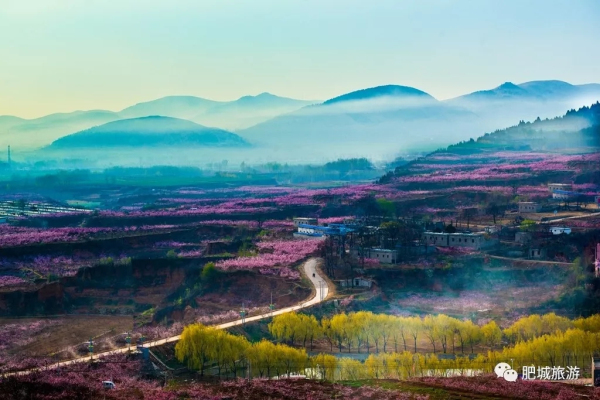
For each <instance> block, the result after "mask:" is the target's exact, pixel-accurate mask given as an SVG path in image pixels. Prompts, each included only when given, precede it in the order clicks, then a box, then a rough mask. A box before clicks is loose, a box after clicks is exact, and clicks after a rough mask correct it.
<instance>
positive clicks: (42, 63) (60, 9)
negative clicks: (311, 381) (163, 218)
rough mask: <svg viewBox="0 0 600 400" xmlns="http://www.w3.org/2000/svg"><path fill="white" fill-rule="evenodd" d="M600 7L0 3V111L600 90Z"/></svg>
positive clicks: (354, 0) (26, 113) (217, 0)
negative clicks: (353, 95)
mask: <svg viewBox="0 0 600 400" xmlns="http://www.w3.org/2000/svg"><path fill="white" fill-rule="evenodd" d="M598 38H600V1H598V0H577V1H573V0H564V1H563V0H539V1H538V0H489V1H487V0H477V1H467V0H464V1H451V0H439V1H423V0H419V1H417V0H415V1H400V0H376V1H364V0H239V1H233V0H169V1H163V0H118V1H117V0H114V1H113V0H85V1H82V0H0V115H2V114H12V115H18V116H22V117H36V116H41V115H44V114H48V113H51V112H58V111H73V110H78V109H96V108H102V109H110V110H119V109H121V108H124V107H126V106H128V105H131V104H134V103H136V102H140V101H146V100H151V99H154V98H158V97H162V96H165V95H177V94H189V95H195V96H200V97H206V98H211V99H216V100H231V99H235V98H238V97H240V96H242V95H247V94H258V93H261V92H265V91H268V92H271V93H274V94H278V95H282V96H288V97H295V98H302V99H327V98H331V97H334V96H337V95H339V94H343V93H345V92H349V91H352V90H356V89H360V88H365V87H370V86H376V85H382V84H390V83H394V84H401V85H407V86H414V87H417V88H419V89H421V90H425V91H426V92H428V93H430V94H432V95H433V96H435V97H436V98H438V99H444V98H449V97H454V96H457V95H460V94H464V93H466V92H471V91H475V90H479V89H483V88H491V87H495V86H497V85H499V84H501V83H503V82H505V81H512V82H515V83H521V82H524V81H528V80H538V79H560V80H565V81H569V82H571V83H589V82H600V67H599V65H600V40H599V39H598Z"/></svg>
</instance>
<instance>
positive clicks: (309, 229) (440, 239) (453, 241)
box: [294, 218, 498, 264]
mask: <svg viewBox="0 0 600 400" xmlns="http://www.w3.org/2000/svg"><path fill="white" fill-rule="evenodd" d="M345 222H347V223H343V224H328V225H327V226H324V225H318V220H317V219H316V218H294V226H295V227H296V232H295V233H294V236H295V237H305V238H314V237H318V238H326V237H328V236H334V237H346V236H347V235H350V234H353V233H355V232H356V231H357V229H358V228H359V226H358V225H356V224H352V223H350V222H349V221H345ZM497 243H498V240H497V239H492V238H491V237H490V235H489V233H487V232H476V233H467V232H460V233H444V232H430V231H425V232H423V233H422V234H421V238H420V240H415V241H414V242H412V243H411V245H410V246H409V247H410V248H400V247H399V245H397V246H396V248H393V249H387V248H384V247H383V246H380V247H365V248H361V247H357V246H354V247H351V248H350V250H349V251H350V253H351V254H352V255H353V256H355V257H364V258H370V259H374V260H378V261H379V262H380V263H382V264H396V263H398V262H400V261H401V258H402V256H403V255H406V254H410V255H415V254H425V253H427V252H428V251H433V250H434V249H435V247H460V248H468V249H473V250H481V249H486V248H490V247H493V246H494V245H496V244H497Z"/></svg>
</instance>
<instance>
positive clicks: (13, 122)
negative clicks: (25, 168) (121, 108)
mask: <svg viewBox="0 0 600 400" xmlns="http://www.w3.org/2000/svg"><path fill="white" fill-rule="evenodd" d="M118 118H119V116H118V114H117V113H114V112H112V111H105V110H90V111H74V112H71V113H56V114H50V115H46V116H44V117H40V118H34V119H23V118H17V117H12V116H1V117H0V146H2V147H6V146H7V145H12V146H13V148H14V149H23V148H29V149H31V148H39V147H42V146H45V145H47V144H49V143H51V142H52V141H53V140H55V139H57V138H59V137H61V136H64V135H67V134H69V133H73V132H77V131H80V130H82V129H86V128H89V127H92V126H95V125H99V124H104V123H106V122H110V121H114V120H116V119H118Z"/></svg>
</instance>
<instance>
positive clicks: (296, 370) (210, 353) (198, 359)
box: [175, 324, 600, 381]
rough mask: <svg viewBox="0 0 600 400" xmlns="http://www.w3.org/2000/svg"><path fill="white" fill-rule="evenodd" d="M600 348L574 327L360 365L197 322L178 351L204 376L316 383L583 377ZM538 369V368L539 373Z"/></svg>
mask: <svg viewBox="0 0 600 400" xmlns="http://www.w3.org/2000/svg"><path fill="white" fill-rule="evenodd" d="M599 345H600V333H598V332H588V331H584V330H582V329H579V328H570V329H568V330H567V331H565V332H560V331H557V332H555V333H552V334H544V335H542V336H539V337H536V338H534V339H530V340H526V341H521V342H519V343H517V344H515V345H513V346H509V347H506V348H504V349H503V350H502V351H488V352H487V354H479V355H477V356H476V357H469V356H462V357H461V356H455V357H452V356H450V357H445V358H443V359H442V358H438V356H436V355H435V354H413V353H411V352H409V351H403V352H390V353H380V354H370V355H369V357H368V358H367V359H366V360H365V361H364V362H361V361H359V360H356V359H353V358H346V357H343V358H339V357H335V356H334V355H332V354H323V353H321V354H318V355H315V356H312V357H310V356H308V355H307V353H306V351H305V350H304V349H295V348H293V347H290V346H286V345H284V344H274V343H271V342H269V341H266V340H264V339H263V340H262V341H260V342H258V343H249V342H248V341H247V340H246V339H245V338H244V337H241V336H236V335H232V334H229V333H227V332H225V331H222V330H217V329H215V328H211V327H205V326H202V325H199V324H194V325H190V326H188V327H186V328H185V329H184V331H183V334H182V337H181V340H180V341H179V342H178V343H177V345H176V347H175V353H176V357H177V359H178V360H179V361H180V362H185V363H186V364H187V366H188V367H189V368H190V369H194V370H199V371H200V373H201V374H204V373H205V371H207V370H209V369H210V371H211V374H214V375H218V376H219V377H220V376H222V375H223V373H224V374H225V375H227V376H231V377H237V376H239V375H245V374H247V375H248V376H251V377H261V378H265V377H274V376H290V375H292V374H300V375H306V376H307V377H308V378H312V379H325V380H330V381H332V380H357V379H408V378H412V377H417V376H450V375H477V374H482V373H491V372H493V369H494V366H495V365H496V364H497V363H499V362H509V361H510V363H511V366H512V367H513V369H515V370H517V371H520V370H521V369H522V367H523V366H532V365H533V366H536V367H558V366H562V367H567V366H570V367H579V368H580V370H581V372H582V375H583V373H584V372H587V370H588V367H589V362H590V359H591V357H592V355H593V354H594V351H595V350H596V349H598V346H599ZM536 370H537V369H536Z"/></svg>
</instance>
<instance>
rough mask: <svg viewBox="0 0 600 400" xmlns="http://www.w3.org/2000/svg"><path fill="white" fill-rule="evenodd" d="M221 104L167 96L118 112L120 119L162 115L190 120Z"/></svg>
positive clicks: (196, 98) (199, 98)
mask: <svg viewBox="0 0 600 400" xmlns="http://www.w3.org/2000/svg"><path fill="white" fill-rule="evenodd" d="M219 104H223V103H222V102H220V101H213V100H207V99H203V98H201V97H194V96H167V97H162V98H160V99H157V100H152V101H146V102H143V103H138V104H136V105H133V106H131V107H127V108H125V109H123V110H121V111H120V112H119V116H120V117H121V118H139V117H146V116H149V115H162V116H166V117H173V118H183V119H191V118H193V117H194V116H196V115H198V113H201V112H204V111H206V110H208V109H209V108H211V107H214V106H216V105H219Z"/></svg>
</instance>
